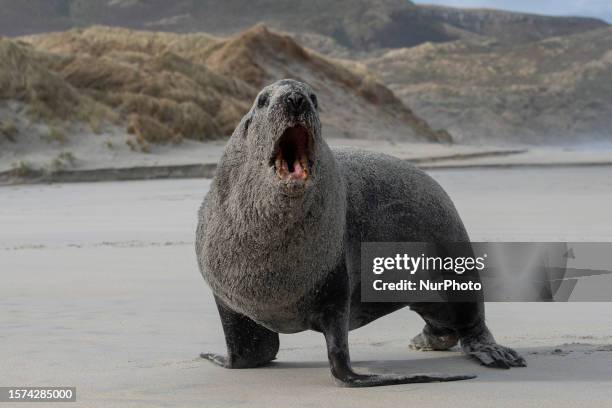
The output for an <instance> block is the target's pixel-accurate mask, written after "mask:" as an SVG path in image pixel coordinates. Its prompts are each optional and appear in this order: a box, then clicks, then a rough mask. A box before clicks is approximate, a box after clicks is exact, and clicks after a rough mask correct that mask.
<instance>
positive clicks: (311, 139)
mask: <svg viewBox="0 0 612 408" xmlns="http://www.w3.org/2000/svg"><path fill="white" fill-rule="evenodd" d="M232 139H234V140H233V143H238V144H241V145H243V149H244V150H243V152H244V154H245V155H246V157H245V163H244V169H243V171H247V172H251V173H252V174H253V175H259V176H261V179H260V180H258V181H257V182H258V183H259V184H260V188H262V190H266V189H265V188H264V186H265V185H267V186H268V187H270V188H271V189H276V190H277V191H278V192H279V193H280V194H283V195H285V196H288V197H299V196H301V195H304V194H305V193H306V192H307V191H308V190H309V189H310V188H311V187H312V186H313V184H315V183H316V180H317V171H318V170H319V151H320V149H319V147H320V145H321V143H322V139H321V123H320V121H319V114H318V101H317V96H316V94H315V92H314V91H313V89H312V88H311V87H310V86H309V85H307V84H305V83H302V82H298V81H295V80H292V79H284V80H281V81H278V82H275V83H273V84H271V85H269V86H266V87H265V88H263V89H262V90H261V92H259V94H258V95H257V97H256V98H255V101H254V102H253V105H252V106H251V109H250V110H249V112H248V113H247V114H246V115H245V116H244V118H243V119H242V121H241V122H240V124H239V125H238V127H237V128H236V130H235V132H234V135H233V136H232Z"/></svg>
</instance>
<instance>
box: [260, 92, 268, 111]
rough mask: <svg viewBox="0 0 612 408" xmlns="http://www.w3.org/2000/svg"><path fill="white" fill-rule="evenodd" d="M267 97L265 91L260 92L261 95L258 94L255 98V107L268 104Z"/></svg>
mask: <svg viewBox="0 0 612 408" xmlns="http://www.w3.org/2000/svg"><path fill="white" fill-rule="evenodd" d="M269 99H270V98H269V97H268V94H267V93H262V94H261V95H259V98H258V99H257V107H258V108H263V107H264V106H268V101H269Z"/></svg>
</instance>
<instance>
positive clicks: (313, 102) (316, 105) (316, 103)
mask: <svg viewBox="0 0 612 408" xmlns="http://www.w3.org/2000/svg"><path fill="white" fill-rule="evenodd" d="M310 100H311V101H312V105H313V106H314V107H315V109H318V108H319V102H318V101H317V95H315V94H311V95H310Z"/></svg>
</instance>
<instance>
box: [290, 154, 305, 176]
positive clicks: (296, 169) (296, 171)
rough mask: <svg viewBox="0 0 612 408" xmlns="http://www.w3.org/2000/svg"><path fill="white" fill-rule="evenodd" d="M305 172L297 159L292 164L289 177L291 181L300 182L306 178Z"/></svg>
mask: <svg viewBox="0 0 612 408" xmlns="http://www.w3.org/2000/svg"><path fill="white" fill-rule="evenodd" d="M306 175H307V174H306V170H305V169H304V168H303V167H302V163H300V160H299V159H295V162H294V163H293V172H292V173H291V174H289V177H290V178H291V179H292V180H302V179H304V178H306Z"/></svg>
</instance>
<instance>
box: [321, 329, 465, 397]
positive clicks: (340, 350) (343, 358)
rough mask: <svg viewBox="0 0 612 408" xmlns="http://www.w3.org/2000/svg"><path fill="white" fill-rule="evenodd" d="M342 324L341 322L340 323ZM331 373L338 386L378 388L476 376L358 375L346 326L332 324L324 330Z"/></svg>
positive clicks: (457, 379)
mask: <svg viewBox="0 0 612 408" xmlns="http://www.w3.org/2000/svg"><path fill="white" fill-rule="evenodd" d="M338 323H340V322H338ZM323 334H324V335H325V342H326V344H327V355H328V358H329V364H330V368H331V373H332V376H333V378H334V380H335V381H336V384H338V385H340V386H345V387H378V386H383V385H396V384H413V383H429V382H445V381H459V380H469V379H471V378H475V377H476V376H475V375H470V374H468V375H450V374H411V375H395V374H384V375H378V374H357V373H356V372H354V371H353V369H352V368H351V358H350V355H349V348H348V327H347V325H346V324H333V323H332V324H331V325H330V326H328V327H326V328H325V329H324V330H323Z"/></svg>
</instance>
